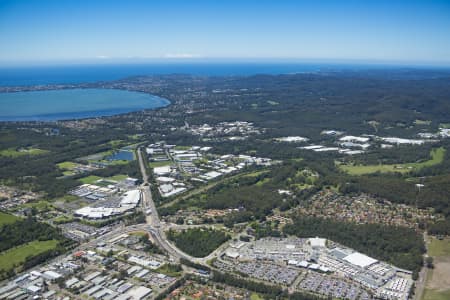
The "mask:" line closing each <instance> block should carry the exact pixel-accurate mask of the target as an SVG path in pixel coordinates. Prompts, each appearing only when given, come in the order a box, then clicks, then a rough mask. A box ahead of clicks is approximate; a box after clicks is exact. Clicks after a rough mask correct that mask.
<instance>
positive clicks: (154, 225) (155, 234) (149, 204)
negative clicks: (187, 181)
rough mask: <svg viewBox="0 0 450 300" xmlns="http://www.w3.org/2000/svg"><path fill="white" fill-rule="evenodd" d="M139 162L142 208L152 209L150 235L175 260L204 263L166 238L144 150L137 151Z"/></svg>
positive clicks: (149, 217)
mask: <svg viewBox="0 0 450 300" xmlns="http://www.w3.org/2000/svg"><path fill="white" fill-rule="evenodd" d="M137 154H138V160H139V168H140V170H141V174H142V181H143V182H142V185H141V187H140V189H141V192H142V208H143V210H144V212H145V211H147V210H148V209H151V214H148V215H147V217H146V221H147V230H148V232H149V234H150V235H151V236H152V238H153V240H154V241H155V242H156V243H157V244H158V245H159V246H160V247H161V248H162V249H164V250H166V251H167V253H168V254H169V255H171V256H172V257H173V258H174V259H176V260H179V259H180V258H184V259H188V260H191V261H194V262H198V263H202V262H203V261H202V260H200V259H198V258H195V257H192V256H190V255H187V254H186V253H184V252H182V251H181V250H180V249H178V248H176V247H175V246H174V245H172V244H171V243H170V242H169V241H168V240H167V237H166V234H165V229H166V228H165V225H164V224H161V222H160V220H159V215H158V211H157V210H156V206H155V202H154V201H153V197H152V193H151V190H150V182H149V181H148V174H147V169H146V167H145V162H144V159H143V157H142V148H138V149H137Z"/></svg>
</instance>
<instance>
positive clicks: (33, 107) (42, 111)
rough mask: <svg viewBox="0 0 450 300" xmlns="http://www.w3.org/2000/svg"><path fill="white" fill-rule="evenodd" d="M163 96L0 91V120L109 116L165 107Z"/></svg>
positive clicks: (116, 92) (107, 91)
mask: <svg viewBox="0 0 450 300" xmlns="http://www.w3.org/2000/svg"><path fill="white" fill-rule="evenodd" d="M169 103H170V102H169V101H168V100H166V99H163V98H160V97H157V96H153V95H149V94H145V93H140V92H130V91H124V90H113V89H66V90H50V91H33V92H17V93H0V121H56V120H65V119H81V118H90V117H100V116H112V115H117V114H123V113H128V112H133V111H141V110H144V109H154V108H159V107H164V106H167V105H168V104H169Z"/></svg>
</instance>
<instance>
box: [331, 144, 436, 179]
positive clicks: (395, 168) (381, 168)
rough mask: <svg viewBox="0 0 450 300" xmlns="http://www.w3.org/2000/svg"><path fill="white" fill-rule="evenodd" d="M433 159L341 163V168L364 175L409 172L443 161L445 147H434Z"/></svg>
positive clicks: (431, 153) (349, 172) (352, 173)
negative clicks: (396, 162) (404, 161)
mask: <svg viewBox="0 0 450 300" xmlns="http://www.w3.org/2000/svg"><path fill="white" fill-rule="evenodd" d="M430 155H431V159H429V160H427V161H424V162H419V163H406V164H393V165H365V166H364V165H357V166H354V165H339V168H340V169H341V170H343V171H344V172H347V173H348V174H350V175H364V174H371V173H376V172H381V173H389V172H400V173H407V172H411V171H413V170H419V169H421V168H425V167H431V166H434V165H438V164H440V163H442V161H443V160H444V157H445V149H444V148H443V147H440V148H437V149H433V150H432V151H431V152H430Z"/></svg>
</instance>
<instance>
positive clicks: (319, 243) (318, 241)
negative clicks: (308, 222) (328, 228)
mask: <svg viewBox="0 0 450 300" xmlns="http://www.w3.org/2000/svg"><path fill="white" fill-rule="evenodd" d="M309 242H310V244H311V247H325V246H326V242H327V240H326V239H323V238H319V237H315V238H310V239H309Z"/></svg>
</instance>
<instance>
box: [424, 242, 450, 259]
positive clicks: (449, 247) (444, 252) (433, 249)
mask: <svg viewBox="0 0 450 300" xmlns="http://www.w3.org/2000/svg"><path fill="white" fill-rule="evenodd" d="M428 255H430V256H433V257H436V256H450V239H449V238H446V239H443V240H439V239H437V238H432V239H431V243H430V244H429V245H428Z"/></svg>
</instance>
